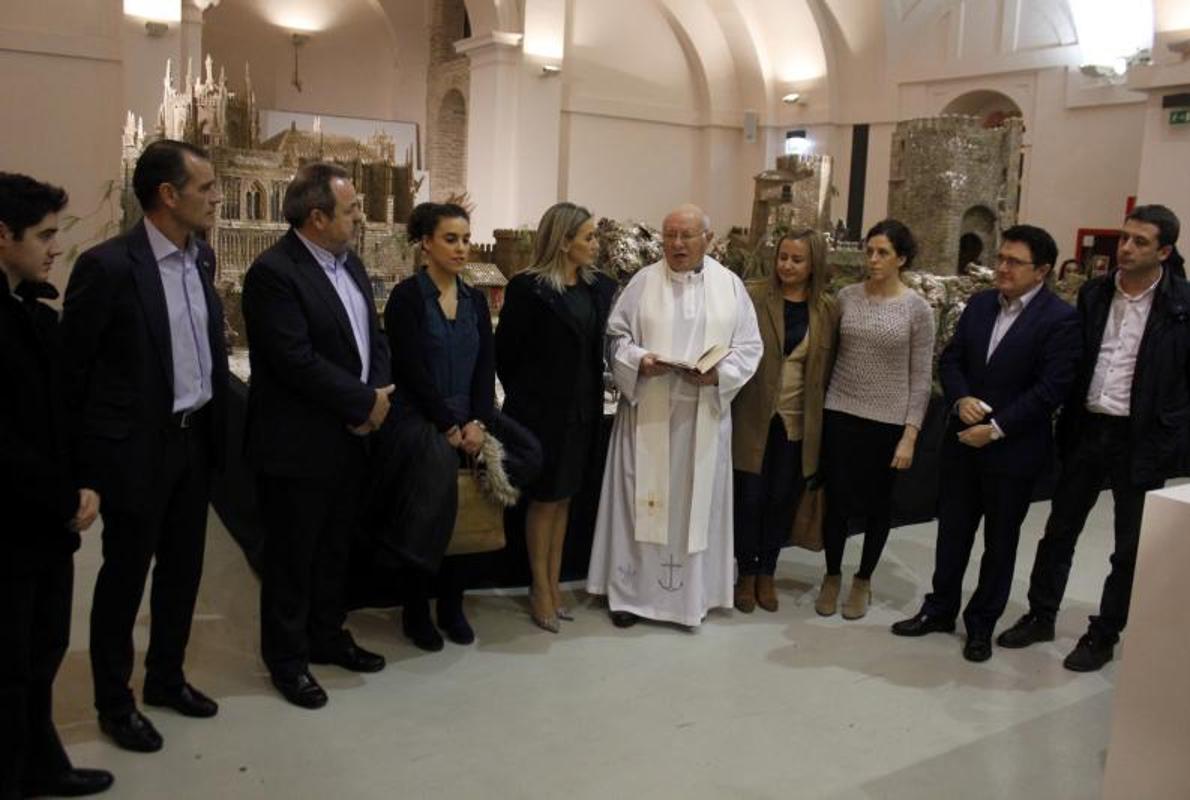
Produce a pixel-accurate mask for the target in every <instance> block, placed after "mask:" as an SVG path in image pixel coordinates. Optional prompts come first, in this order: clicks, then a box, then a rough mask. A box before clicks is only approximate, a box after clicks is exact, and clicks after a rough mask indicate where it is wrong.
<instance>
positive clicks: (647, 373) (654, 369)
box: [638, 353, 719, 386]
mask: <svg viewBox="0 0 1190 800" xmlns="http://www.w3.org/2000/svg"><path fill="white" fill-rule="evenodd" d="M638 372H639V374H640V375H641V376H642V377H645V378H656V377H657V376H659V375H665V374H666V373H669V372H672V373H674V374H675V375H677V376H678V377H679V378H681V379H682V380H684V381H686V383H689V384H692V385H694V386H718V385H719V368H718V367H712V368H711V369H709V370H707V371H706V372H699V371H698V370H693V369H681V368H679V367H674V366H671V365H669V364H666V363H663V362H662V361H661V358H660V357H659V356H658V355H657V354H656V353H645V354H644V355H643V356H641V359H640V367H639V369H638Z"/></svg>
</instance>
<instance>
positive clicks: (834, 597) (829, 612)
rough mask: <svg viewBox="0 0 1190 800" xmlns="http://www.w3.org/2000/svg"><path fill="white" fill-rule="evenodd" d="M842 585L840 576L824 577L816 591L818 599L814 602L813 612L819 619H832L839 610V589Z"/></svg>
mask: <svg viewBox="0 0 1190 800" xmlns="http://www.w3.org/2000/svg"><path fill="white" fill-rule="evenodd" d="M842 584H843V576H842V575H824V576H823V578H822V588H821V589H819V590H818V599H817V600H815V601H814V610H815V611H817V612H818V615H819V616H821V617H832V616H834V614H835V612H836V611H838V609H839V589H840V588H841V587H842Z"/></svg>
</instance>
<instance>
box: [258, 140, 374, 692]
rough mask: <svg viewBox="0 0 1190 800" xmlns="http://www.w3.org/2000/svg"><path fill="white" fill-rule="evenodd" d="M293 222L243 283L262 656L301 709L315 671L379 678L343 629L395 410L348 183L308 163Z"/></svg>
mask: <svg viewBox="0 0 1190 800" xmlns="http://www.w3.org/2000/svg"><path fill="white" fill-rule="evenodd" d="M284 212H285V218H286V219H287V220H288V221H289V224H290V225H292V226H293V227H292V228H291V229H290V230H289V232H288V233H286V234H285V235H284V236H283V237H281V240H280V241H278V242H277V243H276V244H275V245H273V246H272V247H270V248H269V249H268V250H266V251H264V252H263V253H261V254H260V256H259V257H258V258H257V259H256V261H255V262H254V263H253V264H252V266H251V268H249V270H248V274H247V275H246V276H245V278H244V298H243V309H244V323H245V326H246V327H247V332H248V350H249V356H250V359H251V364H252V380H251V382H250V384H249V386H248V420H247V424H246V428H245V438H246V441H245V450H246V454H247V456H248V460H249V461H250V463H251V464H252V466H253V467H254V468H255V470H256V473H257V492H258V496H259V498H260V508H261V513H262V515H263V517H264V523H265V543H264V564H263V566H262V569H261V594H260V628H261V651H262V654H263V656H264V662H265V665H266V666H267V667H268V669H269V673H270V675H271V676H272V680H273V685H274V686H276V687H277V690H278V691H279V692H281V694H282V695H283V696H284V697H285V698H286V699H287V700H289V701H290V702H291V703H294V704H295V705H298V706H301V707H303V708H319V707H320V706H323V705H325V704H326V702H327V696H326V692H325V691H323V689H322V687H321V686H320V685H319V684H318V681H316V680H315V679H314V676H313V675H311V674H310V670H309V665H310V664H311V663H315V664H335V665H337V666H340V667H342V668H344V669H348V670H351V671H354V672H377V671H379V670H381V669H383V668H384V658H383V657H382V656H380V655H377V654H376V653H370V652H368V651H367V650H364V649H363V648H362V647H359V646H358V645H356V644H355V642H354V640H353V639H352V638H351V634H350V633H348V632H347V631H346V630H345V629H344V628H343V622H344V619H345V617H346V614H345V611H344V604H343V583H344V580H345V578H346V569H347V560H348V556H349V554H350V549H351V543H352V538H353V537H354V536H355V535H356V533H357V531H358V529H359V527H360V524H359V523H360V507H361V496H362V487H363V485H364V469H365V464H366V457H367V448H368V437H369V435H370V434H371V433H373V432H374V431H376V430H378V429H379V428H380V425H381V423H383V422H384V418H385V417H386V416H387V415H388V410H389V395H390V394H391V393H392V391H393V387H392V385H391V384H390V375H391V374H392V364H391V359H390V357H389V352H388V342H387V340H386V338H385V336H384V334H383V333H382V332H381V331H380V322H379V319H378V317H377V315H376V305H375V302H374V301H373V299H372V288H371V284H370V283H369V281H368V276H367V274H366V273H365V272H364V265H363V263H362V262H361V261H360V260H359V257H358V256H356V254H355V253H354V252H352V250H351V244H352V242H354V241H356V240H357V235H358V232H359V226H360V225H361V224H362V222H363V213H362V211H361V209H360V200H359V197H358V196H357V195H356V193H355V188H354V187H353V186H352V184H351V177H350V175H349V174H348V173H347V171H346V170H344V169H343V168H342V167H339V166H337V165H334V164H323V163H317V162H315V163H310V164H306V165H304V166H303V167H302V168H301V169H299V170H298V172H297V175H296V176H294V179H293V181H291V182H290V184H289V187H288V188H287V189H286V191H285V202H284Z"/></svg>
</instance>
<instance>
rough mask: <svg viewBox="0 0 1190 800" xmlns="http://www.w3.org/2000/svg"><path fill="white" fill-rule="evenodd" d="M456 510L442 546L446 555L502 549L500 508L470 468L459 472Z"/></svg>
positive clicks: (473, 467) (502, 536)
mask: <svg viewBox="0 0 1190 800" xmlns="http://www.w3.org/2000/svg"><path fill="white" fill-rule="evenodd" d="M458 480H459V510H458V513H457V514H456V516H455V527H454V531H453V532H452V533H451V535H450V542H448V543H447V545H446V554H447V555H448V556H459V555H466V554H468V553H490V552H492V551H493V550H502V549H504V506H502V505H500V503H498V502H496V501H495V500H493V499H491V498H490V497H489V496H488V494H487V493H486V492H484V490H483V487H482V485H481V484H480V478H479V471H478V469H477V468H476V467H475V466H474V465H471V466H467V467H464V468H463V469H461V470H459V478H458Z"/></svg>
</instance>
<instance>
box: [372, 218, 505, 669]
mask: <svg viewBox="0 0 1190 800" xmlns="http://www.w3.org/2000/svg"><path fill="white" fill-rule="evenodd" d="M408 236H409V241H410V242H411V243H413V244H414V245H415V246H416V248H417V251H418V255H419V256H420V258H421V259H422V261H423V267H422V268H421V269H420V270H418V271H417V272H416V273H415V274H414V275H413V276H411V277H409V278H406V279H405V280H403V281H401V282H400V283H399V284H397V285H396V286H395V287H394V288H393V290H392V293H391V294H390V295H389V298H388V304H387V306H385V309H384V324H385V332H386V333H387V334H388V339H389V346H390V348H391V350H392V362H393V383H394V385H395V387H396V388H395V391H394V393H393V410H392V413H391V414H390V415H389V423H387V424H386V428H388V430H386V431H385V434H386V435H385V437H384V440H383V441H384V444H383V448H384V452H385V455H386V456H389V463H388V464H387V465H386V467H385V472H387V473H388V474H387V475H382V476H379V477H378V480H379V482H380V484H381V485H382V486H384V487H386V489H385V490H382V491H381V492H380V493H379V494H380V495H381V496H380V497H379V498H378V507H379V510H378V509H377V507H376V506H375V504H374V508H373V514H376V515H378V517H379V519H380V527H381V528H382V533H381V536H380V542H379V543H380V553H379V556H378V557H379V558H381V560H382V561H384V560H385V559H386V558H387V559H389V560H391V561H392V562H398V561H399V562H402V563H403V564H404V565H407V566H409V567H411V568H412V571H413V575H412V577H411V578H410V581H409V586H408V591H407V592H406V598H405V609H404V613H403V615H402V625H401V626H402V630H403V631H404V633H405V635H406V636H407V637H409V639H410V640H412V641H413V643H414V644H415V645H417V646H418V647H420V648H421V649H423V650H428V651H436V650H441V649H442V647H443V640H442V636H441V635H440V634H439V633H438V630H437V629H436V628H435V627H434V625H433V623H432V622H431V620H430V609H429V599H428V598H429V595H430V593H431V591H435V592H436V593H437V597H438V603H437V606H438V608H437V610H438V626H439V627H440V628H442V630H444V631H445V632H446V635H447V637H448V638H449V639H450V640H451V641H452V642H455V643H457V644H470V643H471V642H472V641H474V639H475V634H474V632H473V631H472V629H471V625H470V624H469V623H468V622H467V618H466V616H465V615H464V614H463V589H464V586H465V582H466V570H465V568H464V567H465V563H466V559H467V558H469V557H468V556H447V557H445V558H444V557H443V554H444V553H445V551H446V546H447V543H448V542H449V540H450V536H451V532H452V531H453V529H454V523H455V517H456V514H457V511H458V488H457V487H458V478H457V475H458V470H459V466H460V459H461V457H465V456H474V455H476V454H478V453H479V450H480V448H481V447H482V446H483V443H484V438H485V437H486V436H487V429H488V426H489V424H490V423H491V421H492V417H493V414H494V409H495V396H496V392H495V372H494V369H493V354H492V320H491V317H490V315H489V313H488V304H487V301H486V300H485V299H484V296H483V294H482V293H481V292H480V291H478V290H476V289H472V288H471V287H469V286H468V285H467V284H466V283H464V282H463V280H462V277H461V274H462V272H463V267H464V266H465V265H466V263H467V259H468V256H469V254H470V248H471V227H470V219H469V218H468V215H467V212H466V210H464V209H463V208H462V207H460V206H457V205H453V204H449V203H445V204H443V203H422V204H420V205H418V206H417V207H416V208H414V209H413V214H412V216H411V217H410V219H409V225H408ZM393 473H395V475H396V476H397V477H396V478H393V477H392V475H393ZM392 487H395V488H392ZM389 489H391V491H389ZM391 556H395V558H390V557H391Z"/></svg>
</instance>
